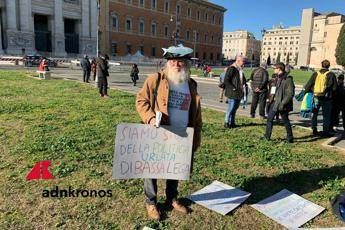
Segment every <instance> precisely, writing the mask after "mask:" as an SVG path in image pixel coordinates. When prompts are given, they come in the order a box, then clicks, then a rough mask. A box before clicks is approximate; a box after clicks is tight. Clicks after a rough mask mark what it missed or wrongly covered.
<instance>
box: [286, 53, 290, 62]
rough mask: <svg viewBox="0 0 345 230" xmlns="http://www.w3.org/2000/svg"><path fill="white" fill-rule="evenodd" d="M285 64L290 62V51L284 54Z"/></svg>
mask: <svg viewBox="0 0 345 230" xmlns="http://www.w3.org/2000/svg"><path fill="white" fill-rule="evenodd" d="M286 64H290V53H288V54H287V56H286Z"/></svg>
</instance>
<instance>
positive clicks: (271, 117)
mask: <svg viewBox="0 0 345 230" xmlns="http://www.w3.org/2000/svg"><path fill="white" fill-rule="evenodd" d="M277 113H279V114H280V116H281V118H282V121H283V122H284V126H285V129H286V139H287V140H288V141H292V140H293V134H292V127H291V123H290V120H289V112H288V111H274V110H273V106H271V108H270V111H269V113H268V117H267V125H266V134H265V137H266V139H271V135H272V129H273V120H274V117H275V116H276V114H277Z"/></svg>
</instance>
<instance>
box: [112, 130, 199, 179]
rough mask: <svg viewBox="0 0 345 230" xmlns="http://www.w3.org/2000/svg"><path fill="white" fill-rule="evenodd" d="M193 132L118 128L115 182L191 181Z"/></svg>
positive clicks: (114, 162)
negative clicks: (133, 179) (153, 179)
mask: <svg viewBox="0 0 345 230" xmlns="http://www.w3.org/2000/svg"><path fill="white" fill-rule="evenodd" d="M193 132H194V129H193V128H182V127H181V128H177V127H171V126H161V127H159V128H156V127H153V126H151V125H144V124H125V123H123V124H119V125H117V128H116V138H115V153H114V161H113V178H114V179H129V178H156V179H174V180H188V179H189V174H190V168H191V158H192V145H193Z"/></svg>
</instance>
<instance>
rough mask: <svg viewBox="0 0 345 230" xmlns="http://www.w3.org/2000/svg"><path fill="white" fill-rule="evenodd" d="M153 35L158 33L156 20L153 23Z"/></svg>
mask: <svg viewBox="0 0 345 230" xmlns="http://www.w3.org/2000/svg"><path fill="white" fill-rule="evenodd" d="M151 35H152V36H156V35H157V24H156V23H155V22H153V23H152V24H151Z"/></svg>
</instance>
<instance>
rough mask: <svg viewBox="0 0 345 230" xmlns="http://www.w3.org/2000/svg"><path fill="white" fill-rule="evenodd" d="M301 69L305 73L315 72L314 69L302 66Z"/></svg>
mask: <svg viewBox="0 0 345 230" xmlns="http://www.w3.org/2000/svg"><path fill="white" fill-rule="evenodd" d="M299 69H300V70H303V71H314V68H310V67H309V66H300V67H299Z"/></svg>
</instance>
